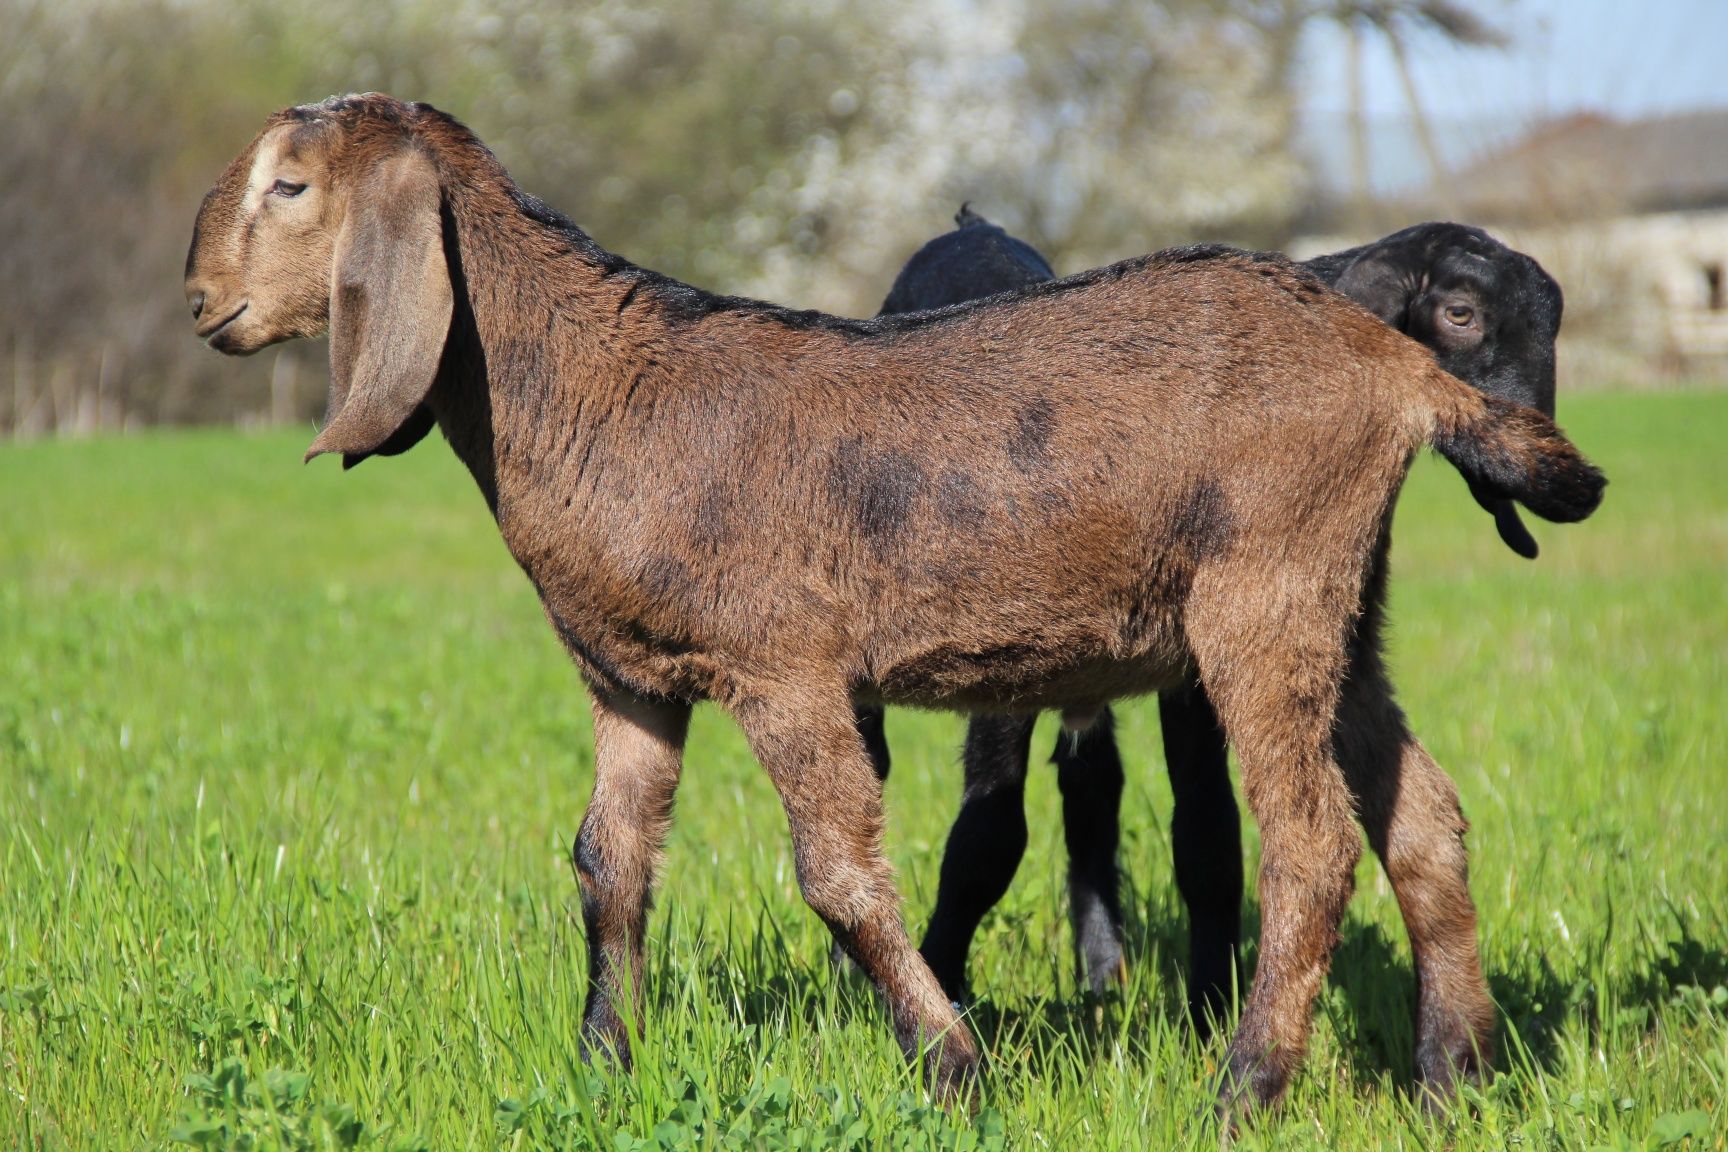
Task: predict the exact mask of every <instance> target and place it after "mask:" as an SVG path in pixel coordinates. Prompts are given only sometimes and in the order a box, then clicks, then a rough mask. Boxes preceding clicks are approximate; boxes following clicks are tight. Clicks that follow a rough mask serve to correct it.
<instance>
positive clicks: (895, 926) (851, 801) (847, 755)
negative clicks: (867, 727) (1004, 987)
mask: <svg viewBox="0 0 1728 1152" xmlns="http://www.w3.org/2000/svg"><path fill="white" fill-rule="evenodd" d="M733 715H734V717H735V718H736V719H737V721H738V723H739V726H740V727H742V728H743V729H744V734H745V736H746V737H747V738H748V739H749V741H750V746H751V748H752V750H754V752H755V753H756V757H757V759H758V760H760V761H761V762H762V766H763V768H765V769H766V770H767V772H768V775H769V778H770V779H771V780H773V782H774V787H775V789H776V790H777V791H778V792H779V793H780V802H781V804H782V805H783V806H784V807H785V809H786V817H787V821H788V822H789V823H790V825H791V829H792V851H793V860H794V863H795V864H796V866H797V870H798V885H799V887H800V888H801V889H802V890H803V893H804V899H805V901H806V902H807V903H808V904H809V905H810V907H811V908H812V909H813V910H814V911H815V912H816V914H817V915H819V916H821V917H822V919H823V921H824V922H825V923H827V925H828V927H829V929H830V930H831V931H832V932H833V933H834V938H835V940H836V941H838V942H839V944H840V946H841V947H842V948H844V949H845V950H846V954H847V955H848V956H850V957H851V958H852V959H853V961H854V962H856V963H857V965H858V966H859V967H860V968H862V969H863V970H864V973H865V974H866V975H867V976H869V977H870V980H871V982H872V983H874V984H875V985H876V988H877V990H878V991H879V992H880V993H881V994H882V997H883V999H885V1000H886V1001H887V1002H888V1009H889V1012H890V1014H891V1015H892V1017H893V1021H894V1033H895V1036H896V1037H897V1038H898V1039H899V1041H900V1046H901V1048H902V1049H903V1050H904V1051H905V1053H906V1055H907V1058H908V1059H910V1060H919V1059H923V1060H925V1061H926V1071H927V1074H928V1077H929V1081H930V1083H931V1086H932V1088H933V1090H934V1091H935V1093H936V1094H937V1095H938V1096H941V1097H944V1098H948V1099H953V1098H957V1097H960V1096H962V1095H964V1094H968V1093H970V1092H971V1091H972V1086H973V1081H974V1077H975V1075H976V1071H977V1065H978V1048H977V1045H976V1044H975V1042H974V1041H973V1039H972V1034H971V1032H970V1031H968V1030H967V1028H966V1025H965V1024H964V1023H962V1022H961V1020H960V1017H959V1014H958V1013H957V1012H956V1011H955V1009H954V1007H953V1006H952V1005H951V1004H950V1003H949V1000H948V997H947V996H946V995H945V994H944V993H943V991H942V987H941V985H940V984H938V983H937V982H936V977H935V976H934V975H932V974H931V972H930V968H929V966H928V965H926V964H925V963H924V959H923V957H921V956H920V955H919V954H918V952H917V950H916V949H914V948H913V947H912V942H911V940H910V939H908V938H907V935H906V926H905V923H904V922H903V921H902V919H901V914H900V897H899V894H898V893H897V892H896V891H895V888H894V875H893V870H892V869H891V868H890V867H889V865H888V861H887V860H886V859H885V858H884V857H883V855H882V782H881V781H880V780H878V779H877V778H876V773H875V772H874V770H873V769H872V767H871V763H870V759H869V757H868V755H867V754H866V752H865V749H864V744H863V742H862V740H861V739H860V738H859V734H858V729H857V727H856V725H855V723H854V720H853V716H852V713H851V708H850V705H849V704H848V702H847V700H846V698H845V695H844V694H843V693H840V692H835V693H832V694H822V693H815V692H812V691H810V690H809V689H806V688H786V689H784V690H782V691H776V692H775V693H774V694H772V695H756V696H752V697H749V698H747V699H746V700H744V701H742V702H741V703H740V704H739V705H737V706H736V707H735V708H734V710H733Z"/></svg>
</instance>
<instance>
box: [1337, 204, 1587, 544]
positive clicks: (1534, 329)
mask: <svg viewBox="0 0 1728 1152" xmlns="http://www.w3.org/2000/svg"><path fill="white" fill-rule="evenodd" d="M1336 286H1337V288H1338V290H1339V291H1341V292H1343V293H1344V294H1346V295H1347V296H1350V297H1352V298H1354V299H1355V300H1357V301H1358V302H1360V303H1362V304H1364V305H1366V306H1367V307H1368V309H1369V310H1370V311H1372V312H1374V313H1375V314H1376V315H1378V316H1379V317H1380V318H1381V319H1382V320H1384V321H1386V323H1388V324H1390V325H1392V326H1393V327H1394V328H1397V329H1399V330H1400V331H1402V332H1404V333H1405V334H1406V335H1408V336H1410V337H1411V338H1412V339H1415V340H1419V341H1421V342H1422V343H1424V344H1426V345H1428V346H1429V347H1430V348H1432V349H1433V350H1434V355H1435V358H1436V359H1438V360H1439V362H1440V366H1441V367H1442V368H1444V369H1446V371H1448V372H1450V373H1452V375H1454V376H1456V377H1458V378H1459V379H1460V380H1463V381H1464V382H1465V383H1467V384H1470V385H1472V386H1473V387H1476V388H1480V389H1481V390H1482V391H1484V392H1487V393H1489V394H1491V395H1494V396H1498V397H1500V398H1501V399H1504V400H1510V401H1512V402H1513V403H1514V404H1522V405H1524V406H1525V407H1527V408H1535V409H1536V410H1537V411H1539V412H1541V413H1543V414H1544V415H1546V416H1548V417H1552V416H1553V415H1554V341H1555V340H1556V339H1557V338H1558V337H1559V335H1560V316H1561V311H1562V308H1563V306H1564V300H1563V298H1562V296H1561V293H1560V285H1559V284H1557V283H1556V282H1555V280H1554V278H1553V277H1552V276H1550V275H1548V273H1547V272H1545V271H1544V270H1543V268H1542V266H1541V265H1540V264H1538V263H1536V261H1535V260H1533V259H1531V258H1530V257H1529V256H1526V255H1525V254H1524V253H1522V252H1518V251H1515V250H1514V249H1512V248H1508V247H1507V246H1506V245H1505V244H1502V243H1501V242H1500V241H1498V240H1496V239H1494V238H1493V237H1492V236H1490V235H1488V233H1486V232H1484V231H1482V230H1481V229H1480V228H1470V227H1467V226H1465V225H1462V224H1441V223H1432V224H1417V225H1415V226H1413V227H1410V228H1406V229H1404V230H1403V231H1400V232H1395V233H1393V234H1392V235H1390V236H1388V237H1386V238H1385V239H1384V240H1381V241H1378V242H1377V243H1374V244H1370V245H1368V246H1367V247H1366V248H1364V249H1362V250H1361V251H1360V253H1359V254H1358V255H1357V256H1356V258H1355V259H1354V260H1353V261H1351V263H1350V264H1349V265H1348V266H1347V267H1345V268H1344V269H1343V271H1342V272H1341V274H1340V275H1339V277H1338V282H1337V285H1336ZM1475 496H1476V499H1477V501H1478V502H1479V503H1480V504H1481V505H1482V506H1483V507H1484V508H1486V509H1487V510H1488V511H1490V512H1492V513H1493V514H1494V522H1495V525H1496V527H1497V528H1498V529H1499V531H1500V537H1501V539H1502V540H1504V541H1505V542H1506V544H1507V546H1508V547H1510V548H1511V549H1512V550H1513V551H1514V552H1517V553H1518V554H1519V555H1521V556H1525V557H1531V558H1533V557H1534V556H1535V555H1536V541H1535V539H1534V538H1532V537H1531V535H1530V533H1529V532H1528V531H1527V530H1526V529H1525V527H1524V525H1523V523H1522V522H1521V521H1520V520H1519V519H1518V512H1517V509H1516V508H1514V507H1513V506H1512V503H1511V501H1508V500H1499V499H1495V498H1493V497H1488V496H1485V495H1484V494H1483V493H1479V492H1478V493H1475Z"/></svg>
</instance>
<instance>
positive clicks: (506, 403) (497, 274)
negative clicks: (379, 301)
mask: <svg viewBox="0 0 1728 1152" xmlns="http://www.w3.org/2000/svg"><path fill="white" fill-rule="evenodd" d="M506 179H507V178H506ZM445 224H446V236H447V238H448V239H447V243H446V256H447V258H448V260H449V264H450V268H451V275H452V279H453V280H454V281H455V288H456V297H457V300H456V306H455V310H454V315H453V316H452V321H451V331H450V338H449V343H448V345H447V349H446V353H445V357H444V364H443V366H442V368H441V371H440V376H439V385H438V387H437V388H436V389H435V391H434V395H433V397H432V402H433V407H434V410H435V411H436V412H437V414H438V417H439V422H440V424H441V425H442V426H443V428H444V432H445V435H446V436H447V437H448V439H449V441H450V444H451V447H452V448H453V449H455V451H456V454H457V456H458V457H460V458H461V459H462V461H463V463H464V464H466V465H467V466H468V469H469V471H470V472H472V473H473V475H474V478H475V480H476V482H478V484H479V485H480V489H481V491H482V493H484V494H485V496H486V499H487V502H488V504H490V505H491V507H492V510H493V513H494V514H495V515H497V516H499V518H500V519H501V520H502V519H503V518H504V517H505V516H507V515H508V512H509V505H510V497H511V493H512V492H513V491H518V490H519V487H518V486H519V485H525V484H531V483H533V481H534V478H535V477H534V474H535V471H536V468H537V467H538V466H539V465H541V464H543V463H544V462H545V461H546V460H547V459H548V453H549V452H550V451H553V450H557V449H559V448H560V447H562V449H563V451H565V452H568V451H569V450H570V448H571V446H572V444H580V443H581V442H582V441H583V440H584V439H586V438H589V437H593V436H596V435H600V434H601V433H602V431H603V429H602V427H601V425H602V423H603V422H602V421H600V420H599V419H598V417H597V414H598V413H600V412H602V411H604V410H605V409H607V408H609V407H610V403H611V402H612V401H614V400H615V399H616V397H617V395H618V394H619V392H620V390H621V389H622V388H623V387H624V385H625V384H626V382H627V380H628V365H629V362H630V359H631V355H632V352H633V351H634V350H635V348H636V346H637V344H639V343H640V339H639V338H638V339H635V340H633V339H632V334H631V333H630V332H628V331H625V330H624V329H623V326H621V325H620V324H619V323H618V322H617V318H618V312H619V302H620V301H621V300H622V299H623V298H624V297H625V295H626V293H627V292H628V291H629V285H628V283H627V282H626V281H618V282H614V283H609V281H611V280H613V272H614V269H613V268H609V267H608V266H607V265H605V264H604V263H602V262H600V260H599V259H597V258H596V256H597V255H598V256H599V257H604V256H605V253H603V252H601V250H600V249H599V248H598V247H597V246H594V245H592V242H589V244H588V246H587V248H585V249H574V250H573V248H572V245H571V243H570V238H569V237H568V236H566V235H563V234H561V233H559V232H558V231H556V230H555V229H553V228H551V227H549V226H547V225H546V224H543V223H542V222H540V221H537V220H534V219H531V218H529V217H528V216H527V215H526V214H525V213H524V212H523V210H522V208H521V206H520V204H519V203H518V202H517V201H516V200H515V199H514V198H513V197H511V195H510V194H509V189H508V185H502V186H500V185H499V184H496V183H494V182H492V181H486V182H483V183H481V184H480V185H479V186H478V187H462V188H459V189H457V190H455V191H454V192H453V193H452V194H451V196H450V205H449V208H448V209H447V214H446V219H445Z"/></svg>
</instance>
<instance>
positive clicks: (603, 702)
mask: <svg viewBox="0 0 1728 1152" xmlns="http://www.w3.org/2000/svg"><path fill="white" fill-rule="evenodd" d="M593 708H594V796H593V799H592V800H590V801H589V804H588V811H587V813H586V814H585V815H584V816H583V817H582V827H581V830H580V831H579V832H578V833H577V835H576V844H575V847H574V850H573V852H572V856H573V858H574V863H575V867H576V875H577V879H578V881H579V882H580V884H581V887H582V920H583V924H584V926H585V927H586V929H587V935H588V1003H587V1006H586V1008H585V1009H584V1011H583V1014H582V1054H583V1057H584V1058H585V1059H586V1058H588V1057H589V1056H591V1055H592V1054H593V1053H594V1052H595V1051H596V1050H599V1051H601V1052H609V1053H610V1054H612V1055H613V1056H615V1057H616V1058H617V1059H618V1060H619V1061H620V1062H621V1063H622V1064H624V1065H625V1066H626V1067H628V1066H629V1063H630V1046H629V1028H628V1026H627V1024H626V1020H627V1019H635V1020H638V1021H639V1020H640V1015H639V1013H638V1012H637V1009H638V1008H639V1006H640V1005H641V1003H642V969H643V963H642V942H643V937H644V935H645V933H646V931H647V924H648V905H649V897H650V894H651V892H652V887H653V882H654V869H655V866H656V864H657V863H658V861H659V857H660V849H661V846H662V845H663V844H664V843H665V840H666V830H667V827H668V826H669V824H670V822H671V818H672V797H673V794H674V793H675V792H676V791H677V788H678V775H679V769H680V766H681V764H682V761H683V750H684V733H685V730H686V728H687V726H688V724H689V720H690V708H689V706H688V705H683V704H668V703H660V702H652V701H646V700H640V699H637V698H634V697H630V696H627V695H624V694H608V693H602V692H600V691H598V690H596V691H595V692H594V693H593Z"/></svg>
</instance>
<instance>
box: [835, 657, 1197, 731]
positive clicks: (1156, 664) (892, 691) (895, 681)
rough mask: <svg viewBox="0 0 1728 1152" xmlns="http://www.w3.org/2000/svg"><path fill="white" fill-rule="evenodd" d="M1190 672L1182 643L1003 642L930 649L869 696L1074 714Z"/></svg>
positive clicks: (965, 708) (972, 708) (925, 704)
mask: <svg viewBox="0 0 1728 1152" xmlns="http://www.w3.org/2000/svg"><path fill="white" fill-rule="evenodd" d="M1191 674H1192V663H1191V661H1190V659H1189V656H1188V653H1187V651H1186V650H1185V649H1183V648H1181V647H1180V646H1178V645H1174V644H1171V645H1159V646H1157V647H1155V648H1150V649H1147V650H1144V651H1141V652H1137V653H1134V654H1132V655H1123V656H1112V655H1109V654H1077V653H1075V652H1074V651H1073V650H1072V649H1068V650H1062V649H1057V650H1051V651H1040V650H1038V649H1037V648H1035V647H1032V646H1030V645H1028V646H1025V647H1017V646H1015V645H1003V646H1001V647H998V648H993V649H987V650H983V651H974V652H968V651H962V650H956V649H943V648H938V649H932V650H930V651H927V652H925V653H922V654H920V655H919V656H917V657H914V658H912V659H909V660H905V661H902V662H900V663H897V664H895V665H894V666H893V667H891V668H888V669H886V670H885V671H884V673H883V674H882V675H881V676H880V678H879V679H878V680H877V682H876V683H875V684H870V685H861V686H860V690H859V694H860V696H863V697H865V698H869V699H875V700H879V701H881V702H884V703H890V704H907V705H911V706H913V707H917V708H939V709H952V710H957V711H962V712H1009V713H1026V712H1041V711H1044V710H1047V709H1049V710H1056V711H1062V712H1066V713H1071V714H1074V715H1076V716H1080V715H1085V714H1087V713H1089V712H1092V711H1095V710H1096V709H1098V708H1100V707H1102V706H1103V705H1105V704H1107V703H1109V702H1110V701H1112V700H1119V699H1121V698H1123V697H1125V696H1140V695H1144V694H1146V693H1148V692H1156V691H1159V690H1161V689H1165V688H1172V687H1175V686H1176V685H1178V684H1181V683H1183V682H1184V681H1185V680H1187V679H1188V677H1189V676H1190V675H1191Z"/></svg>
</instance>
